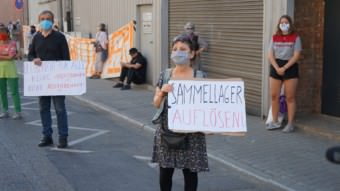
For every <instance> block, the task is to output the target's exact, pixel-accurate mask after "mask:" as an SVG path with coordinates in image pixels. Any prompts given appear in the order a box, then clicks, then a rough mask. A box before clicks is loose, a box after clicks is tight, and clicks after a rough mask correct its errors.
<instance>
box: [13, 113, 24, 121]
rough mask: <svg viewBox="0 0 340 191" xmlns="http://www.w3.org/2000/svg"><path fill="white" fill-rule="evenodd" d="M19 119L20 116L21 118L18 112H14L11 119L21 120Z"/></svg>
mask: <svg viewBox="0 0 340 191" xmlns="http://www.w3.org/2000/svg"><path fill="white" fill-rule="evenodd" d="M21 118H22V116H21V113H20V112H16V113H14V114H13V116H12V119H14V120H17V119H21Z"/></svg>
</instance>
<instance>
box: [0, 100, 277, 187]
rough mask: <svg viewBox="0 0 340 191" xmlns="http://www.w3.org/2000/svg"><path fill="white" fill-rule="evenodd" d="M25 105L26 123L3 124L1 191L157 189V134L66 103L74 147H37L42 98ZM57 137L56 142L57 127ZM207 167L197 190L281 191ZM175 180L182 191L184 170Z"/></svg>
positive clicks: (235, 173)
mask: <svg viewBox="0 0 340 191" xmlns="http://www.w3.org/2000/svg"><path fill="white" fill-rule="evenodd" d="M10 103H11V100H10ZM22 106H23V116H24V118H23V119H22V120H18V121H14V120H12V119H2V120H0V191H47V190H49V191H73V190H79V191H109V190H113V191H135V190H139V191H154V190H159V186H158V166H157V165H155V164H151V163H149V161H150V156H151V151H152V140H153V132H150V131H148V130H145V129H140V128H138V127H136V126H135V125H134V124H131V123H129V122H127V121H125V120H123V119H121V118H117V117H114V116H111V115H109V114H107V113H103V112H101V111H96V110H95V109H93V108H90V107H88V106H87V105H83V104H81V103H78V102H75V101H74V100H69V99H68V100H67V107H68V116H69V125H70V132H69V133H70V136H69V144H70V147H69V148H68V149H65V150H58V149H56V148H55V147H47V148H39V147H37V144H38V142H39V140H40V138H41V125H40V118H39V111H38V100H37V98H29V97H22ZM55 121H56V120H54V121H53V122H54V124H55ZM53 136H54V141H55V143H57V129H56V127H54V135H53ZM209 165H210V172H206V173H200V174H199V189H198V190H201V191H209V190H210V191H224V190H229V191H260V190H265V191H271V190H280V189H278V188H275V187H273V186H272V185H269V184H266V183H263V182H260V181H258V180H256V179H254V178H252V177H250V176H247V175H245V174H242V173H241V172H238V171H236V170H234V169H232V168H230V167H228V166H226V165H225V164H221V163H219V162H218V161H214V160H213V159H210V161H209ZM173 180H174V183H173V190H175V191H176V190H183V176H182V174H181V171H180V170H177V171H176V172H175V175H174V178H173Z"/></svg>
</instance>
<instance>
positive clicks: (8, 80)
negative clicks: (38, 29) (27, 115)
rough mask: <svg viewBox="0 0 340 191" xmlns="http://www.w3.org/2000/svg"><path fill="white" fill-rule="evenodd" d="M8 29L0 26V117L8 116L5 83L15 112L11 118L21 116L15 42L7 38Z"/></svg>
mask: <svg viewBox="0 0 340 191" xmlns="http://www.w3.org/2000/svg"><path fill="white" fill-rule="evenodd" d="M9 35H10V34H9V31H8V29H7V28H6V27H5V26H3V25H2V26H0V97H1V102H2V113H1V114H0V119H2V118H8V117H9V112H8V98H7V85H8V86H9V89H10V90H11V93H12V99H13V103H14V110H15V113H14V114H13V116H12V118H13V119H20V118H21V103H20V94H19V77H18V74H17V71H16V66H15V61H14V58H15V56H16V54H17V49H16V43H15V41H11V40H10V38H9Z"/></svg>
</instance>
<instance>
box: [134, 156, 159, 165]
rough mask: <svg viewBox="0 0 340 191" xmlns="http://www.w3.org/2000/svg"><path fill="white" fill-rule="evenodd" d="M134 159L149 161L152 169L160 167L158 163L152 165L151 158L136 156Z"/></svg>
mask: <svg viewBox="0 0 340 191" xmlns="http://www.w3.org/2000/svg"><path fill="white" fill-rule="evenodd" d="M133 158H136V159H139V160H143V161H147V162H148V163H147V164H148V166H149V167H150V168H156V167H157V166H158V163H151V162H150V161H151V157H148V156H140V155H134V156H133Z"/></svg>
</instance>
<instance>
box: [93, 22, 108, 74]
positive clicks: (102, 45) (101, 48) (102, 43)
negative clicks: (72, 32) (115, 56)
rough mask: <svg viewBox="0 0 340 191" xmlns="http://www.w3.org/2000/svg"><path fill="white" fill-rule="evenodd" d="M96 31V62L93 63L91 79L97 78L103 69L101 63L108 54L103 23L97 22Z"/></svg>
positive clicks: (106, 37) (102, 63) (106, 36)
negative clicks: (93, 70)
mask: <svg viewBox="0 0 340 191" xmlns="http://www.w3.org/2000/svg"><path fill="white" fill-rule="evenodd" d="M97 30H98V32H97V33H96V42H95V44H94V46H95V49H96V63H95V66H94V67H95V73H94V75H93V76H91V77H90V78H91V79H98V78H100V77H101V74H102V71H103V65H104V63H105V61H106V59H107V55H108V43H109V41H108V35H107V31H106V26H105V24H103V23H101V24H99V26H98V28H97Z"/></svg>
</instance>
